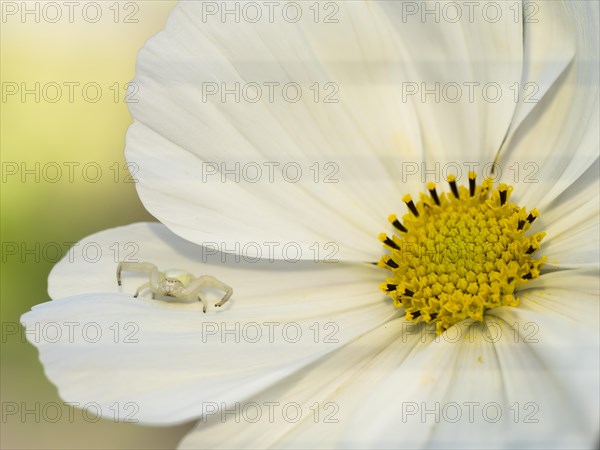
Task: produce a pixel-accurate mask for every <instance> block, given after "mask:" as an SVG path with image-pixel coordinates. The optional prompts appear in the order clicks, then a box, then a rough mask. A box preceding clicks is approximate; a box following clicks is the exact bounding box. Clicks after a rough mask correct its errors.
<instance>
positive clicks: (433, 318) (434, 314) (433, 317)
mask: <svg viewBox="0 0 600 450" xmlns="http://www.w3.org/2000/svg"><path fill="white" fill-rule="evenodd" d="M437 316H438V315H437V313H433V314H429V317H431V320H435V319H436V317H437Z"/></svg>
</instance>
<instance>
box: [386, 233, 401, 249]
mask: <svg viewBox="0 0 600 450" xmlns="http://www.w3.org/2000/svg"><path fill="white" fill-rule="evenodd" d="M383 243H384V244H385V245H388V246H390V247H392V248H395V249H396V250H400V247H398V244H396V243H395V242H394V241H393V240H391V239H390V238H389V237H387V236H386V237H385V241H383Z"/></svg>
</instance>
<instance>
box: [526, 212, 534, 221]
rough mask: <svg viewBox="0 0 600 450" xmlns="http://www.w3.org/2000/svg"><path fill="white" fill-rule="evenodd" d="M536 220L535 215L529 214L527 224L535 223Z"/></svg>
mask: <svg viewBox="0 0 600 450" xmlns="http://www.w3.org/2000/svg"><path fill="white" fill-rule="evenodd" d="M534 220H535V216H534V215H533V214H531V213H529V215H528V216H527V222H529V223H533V221H534Z"/></svg>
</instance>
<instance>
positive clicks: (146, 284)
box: [133, 281, 154, 298]
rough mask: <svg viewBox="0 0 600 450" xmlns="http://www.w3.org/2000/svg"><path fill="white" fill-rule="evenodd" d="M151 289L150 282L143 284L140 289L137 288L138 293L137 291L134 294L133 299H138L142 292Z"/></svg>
mask: <svg viewBox="0 0 600 450" xmlns="http://www.w3.org/2000/svg"><path fill="white" fill-rule="evenodd" d="M149 287H150V282H149V281H148V282H147V283H144V284H142V285H141V286H140V287H139V288H137V291H135V294H133V298H137V296H138V295H140V292H142V291H143V290H144V289H148V288H149ZM152 295H154V292H153V293H152Z"/></svg>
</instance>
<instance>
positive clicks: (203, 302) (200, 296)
mask: <svg viewBox="0 0 600 450" xmlns="http://www.w3.org/2000/svg"><path fill="white" fill-rule="evenodd" d="M198 300H200V303H202V312H203V313H205V312H206V310H207V309H208V304H207V303H206V300H204V297H203V296H202V293H198Z"/></svg>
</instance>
